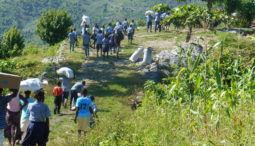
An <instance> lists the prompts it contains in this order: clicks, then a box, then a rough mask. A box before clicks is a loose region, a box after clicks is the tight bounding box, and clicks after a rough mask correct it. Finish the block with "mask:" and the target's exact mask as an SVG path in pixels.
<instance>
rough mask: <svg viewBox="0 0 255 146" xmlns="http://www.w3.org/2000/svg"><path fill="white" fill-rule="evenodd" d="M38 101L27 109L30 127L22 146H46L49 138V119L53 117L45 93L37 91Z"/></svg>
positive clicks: (36, 97)
mask: <svg viewBox="0 0 255 146" xmlns="http://www.w3.org/2000/svg"><path fill="white" fill-rule="evenodd" d="M34 98H35V99H36V101H35V102H34V103H30V104H29V105H28V108H27V112H26V113H27V114H28V115H29V121H30V123H29V126H28V129H27V134H26V137H25V139H24V141H23V142H22V146H35V145H36V144H38V145H39V146H46V143H47V142H48V136H49V117H50V116H51V114H50V110H49V107H48V106H47V105H46V104H43V102H44V92H43V91H42V90H37V91H35V96H34Z"/></svg>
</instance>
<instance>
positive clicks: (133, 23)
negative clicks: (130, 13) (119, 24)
mask: <svg viewBox="0 0 255 146" xmlns="http://www.w3.org/2000/svg"><path fill="white" fill-rule="evenodd" d="M131 25H132V27H133V29H134V30H135V29H136V23H135V22H132V23H131Z"/></svg>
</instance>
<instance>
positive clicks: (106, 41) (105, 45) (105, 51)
mask: <svg viewBox="0 0 255 146" xmlns="http://www.w3.org/2000/svg"><path fill="white" fill-rule="evenodd" d="M109 44H110V41H109V37H108V34H107V35H105V37H104V39H103V57H105V54H106V55H107V57H109Z"/></svg>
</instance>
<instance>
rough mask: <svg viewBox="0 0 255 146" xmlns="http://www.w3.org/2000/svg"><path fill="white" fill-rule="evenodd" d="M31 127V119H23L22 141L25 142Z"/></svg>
mask: <svg viewBox="0 0 255 146" xmlns="http://www.w3.org/2000/svg"><path fill="white" fill-rule="evenodd" d="M28 126H29V119H23V118H22V119H21V120H20V129H21V132H22V137H21V140H24V138H25V136H26V134H27V128H28Z"/></svg>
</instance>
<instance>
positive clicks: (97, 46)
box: [96, 44, 99, 57]
mask: <svg viewBox="0 0 255 146" xmlns="http://www.w3.org/2000/svg"><path fill="white" fill-rule="evenodd" d="M96 49H97V57H98V52H99V44H97V45H96Z"/></svg>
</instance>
